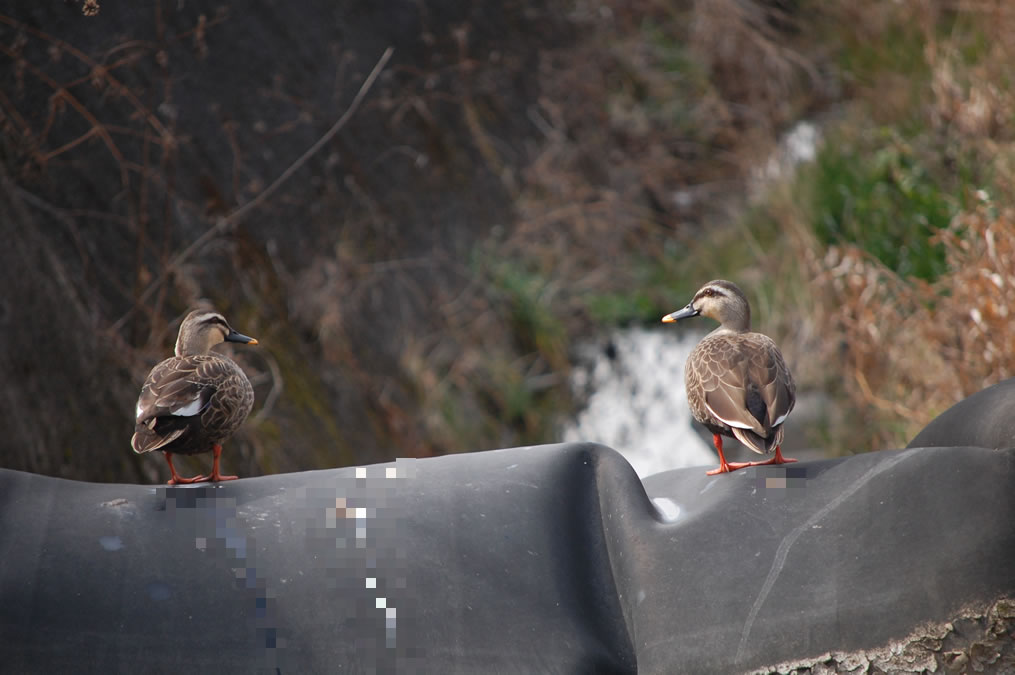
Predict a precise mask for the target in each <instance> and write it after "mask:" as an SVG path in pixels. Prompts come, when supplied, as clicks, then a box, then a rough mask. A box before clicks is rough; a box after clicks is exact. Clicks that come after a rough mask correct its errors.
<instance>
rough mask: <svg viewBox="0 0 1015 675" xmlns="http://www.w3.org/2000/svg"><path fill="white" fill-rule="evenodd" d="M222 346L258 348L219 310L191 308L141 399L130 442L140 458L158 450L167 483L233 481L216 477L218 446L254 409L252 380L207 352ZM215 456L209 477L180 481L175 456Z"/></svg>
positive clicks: (232, 365) (251, 339) (149, 377)
mask: <svg viewBox="0 0 1015 675" xmlns="http://www.w3.org/2000/svg"><path fill="white" fill-rule="evenodd" d="M220 342H241V343H246V344H251V345H256V344H257V340H255V339H254V338H252V337H247V336H246V335H241V334H240V333H237V332H236V331H235V330H233V329H232V328H231V327H230V326H229V323H228V322H227V321H226V320H225V317H223V316H222V315H221V314H219V313H218V312H213V311H209V310H201V309H198V310H195V311H193V312H191V313H190V314H188V315H187V317H186V318H185V319H184V320H183V324H182V325H181V326H180V334H179V336H178V337H177V339H176V356H174V357H172V358H170V359H166V360H165V361H163V362H162V363H160V364H159V365H157V366H155V367H154V368H152V372H150V373H149V374H148V379H147V380H145V383H144V386H143V387H142V388H141V397H140V398H138V400H137V419H136V426H135V430H134V437H133V438H131V439H130V444H131V446H132V447H133V448H134V452H136V453H138V454H141V453H145V452H151V451H152V450H161V451H162V452H163V454H165V457H166V462H168V463H169V471H170V473H172V478H170V479H169V484H170V485H176V484H177V483H197V482H202V481H209V480H211V481H220V480H233V479H235V478H236V476H223V475H221V474H220V473H219V455H221V454H222V443H223V442H224V441H225V440H227V439H228V438H229V437H230V436H232V435H233V433H234V432H235V431H236V430H237V429H238V428H239V427H240V425H241V424H243V421H244V420H245V419H246V418H247V415H249V414H250V409H251V408H252V407H253V405H254V389H253V387H251V386H250V380H248V379H247V376H246V375H245V374H244V373H243V371H242V370H241V369H240V367H239V366H238V365H236V364H235V363H234V362H233V361H232V360H231V359H228V358H226V357H225V356H222V355H219V354H209V353H208V350H210V349H211V348H212V347H214V346H215V345H217V344H219V343H220ZM204 452H214V453H215V459H214V461H213V463H212V471H211V475H210V476H203V475H201V476H194V477H193V478H182V477H181V476H180V475H179V474H178V473H176V468H175V467H174V466H173V455H174V454H178V455H196V454H199V453H204Z"/></svg>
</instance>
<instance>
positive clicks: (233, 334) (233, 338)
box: [226, 331, 257, 345]
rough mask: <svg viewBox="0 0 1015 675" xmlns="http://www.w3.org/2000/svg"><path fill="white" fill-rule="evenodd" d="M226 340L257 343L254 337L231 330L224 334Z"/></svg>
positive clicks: (250, 343)
mask: <svg viewBox="0 0 1015 675" xmlns="http://www.w3.org/2000/svg"><path fill="white" fill-rule="evenodd" d="M226 342H242V343H244V344H248V345H256V344H257V340H256V339H255V338H252V337H249V336H247V335H244V334H243V333H237V332H236V331H231V332H230V333H229V335H227V336H226Z"/></svg>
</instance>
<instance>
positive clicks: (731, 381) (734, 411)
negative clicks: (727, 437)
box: [684, 330, 796, 438]
mask: <svg viewBox="0 0 1015 675" xmlns="http://www.w3.org/2000/svg"><path fill="white" fill-rule="evenodd" d="M684 383H685V386H686V388H687V400H688V404H689V406H690V408H691V414H692V415H693V417H694V419H695V420H697V421H698V422H700V423H701V424H704V425H705V426H707V427H709V429H711V430H712V431H713V432H714V433H727V434H729V433H731V426H730V424H729V422H730V421H739V422H740V423H741V425H750V427H751V428H752V430H753V431H754V432H755V433H756V434H758V435H759V436H761V437H763V438H764V437H771V436H772V434H771V432H772V429H773V427H775V426H778V425H780V424H781V422H782V421H783V420H784V419H785V417H786V415H788V414H789V411H790V410H792V408H793V405H794V403H795V392H796V387H795V385H794V383H793V378H792V376H791V375H790V373H789V369H788V368H787V367H786V363H785V361H784V360H783V357H782V354H781V353H780V352H779V348H778V347H777V346H776V344H775V342H773V341H772V339H771V338H769V337H768V336H767V335H764V334H762V333H734V332H731V331H723V330H716V331H713V332H712V333H709V334H708V335H706V336H705V337H704V338H703V339H702V340H701V342H699V343H698V344H697V346H695V348H694V349H693V350H692V351H691V354H690V355H689V356H688V359H687V365H686V367H685V369H684ZM735 426H736V425H735Z"/></svg>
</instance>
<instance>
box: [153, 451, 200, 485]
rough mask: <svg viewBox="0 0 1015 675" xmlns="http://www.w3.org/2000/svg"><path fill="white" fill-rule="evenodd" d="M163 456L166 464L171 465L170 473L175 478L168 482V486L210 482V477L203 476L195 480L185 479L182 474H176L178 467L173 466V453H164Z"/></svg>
mask: <svg viewBox="0 0 1015 675" xmlns="http://www.w3.org/2000/svg"><path fill="white" fill-rule="evenodd" d="M162 454H163V455H165V456H166V462H167V463H168V464H169V473H171V474H173V477H172V478H170V479H169V480H168V481H166V485H180V484H185V483H200V482H201V481H205V480H208V477H207V476H203V475H198V476H194V477H193V478H184V477H183V476H181V475H180V474H178V473H176V467H175V466H173V453H171V452H165V451H163V453H162Z"/></svg>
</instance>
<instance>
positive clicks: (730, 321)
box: [663, 279, 751, 333]
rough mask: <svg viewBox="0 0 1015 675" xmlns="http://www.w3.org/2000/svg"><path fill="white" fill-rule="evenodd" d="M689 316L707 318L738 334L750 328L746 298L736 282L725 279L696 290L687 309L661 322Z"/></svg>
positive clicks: (749, 308) (748, 306) (669, 315)
mask: <svg viewBox="0 0 1015 675" xmlns="http://www.w3.org/2000/svg"><path fill="white" fill-rule="evenodd" d="M691 316H707V317H708V318H710V319H715V320H716V321H718V322H719V323H720V324H721V325H722V327H723V328H726V329H727V330H732V331H735V332H737V333H744V332H747V331H749V330H750V329H751V306H750V305H749V304H748V302H747V296H746V295H744V292H743V291H741V290H740V288H739V287H738V286H737V285H736V284H735V283H733V282H732V281H726V280H725V279H716V280H715V281H710V282H708V283H707V284H705V285H704V286H702V287H701V288H699V289H698V292H697V293H695V294H694V298H692V299H691V302H689V303H687V306H686V307H684V308H683V309H678V310H677V311H676V312H673V313H672V314H667V315H666V316H664V317H663V323H670V322H671V321H679V320H680V319H686V318H688V317H691Z"/></svg>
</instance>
